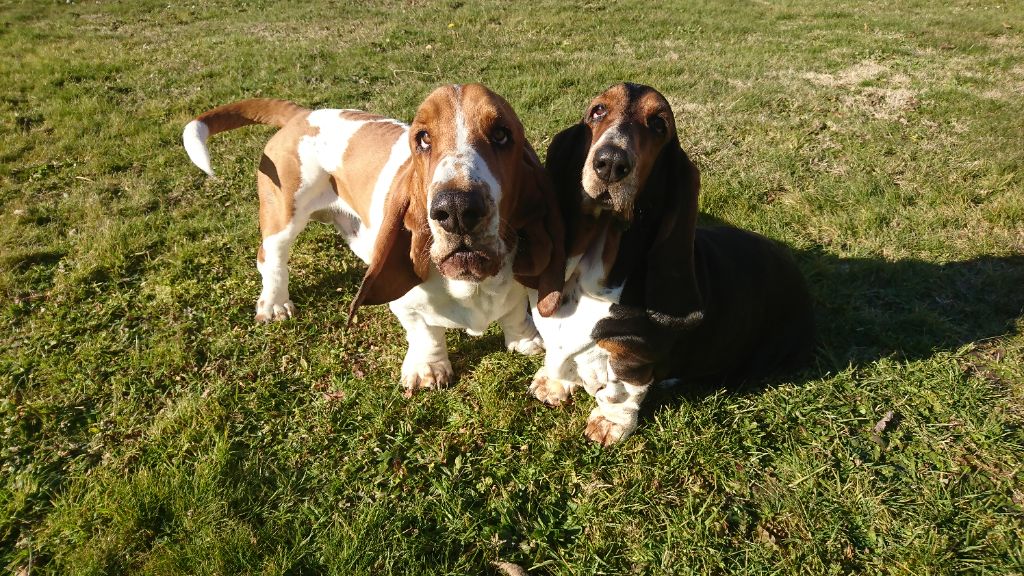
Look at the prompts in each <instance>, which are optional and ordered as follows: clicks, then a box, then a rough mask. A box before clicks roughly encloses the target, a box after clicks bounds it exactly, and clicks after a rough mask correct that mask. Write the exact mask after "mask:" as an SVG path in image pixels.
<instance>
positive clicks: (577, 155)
mask: <svg viewBox="0 0 1024 576" xmlns="http://www.w3.org/2000/svg"><path fill="white" fill-rule="evenodd" d="M589 149H590V129H589V128H588V127H587V126H586V125H584V124H582V123H580V124H575V125H573V126H570V127H568V128H566V129H565V130H562V131H561V132H559V133H558V134H555V137H554V138H552V139H551V145H550V146H548V157H547V159H546V160H545V161H544V166H545V167H547V170H548V174H550V175H551V183H552V184H553V185H554V187H555V195H556V196H557V198H558V206H559V208H561V209H562V216H563V219H564V221H565V222H566V230H565V237H566V239H568V240H570V241H571V240H572V239H573V238H574V237H575V230H574V229H573V228H574V226H575V225H576V223H577V221H578V220H579V218H578V217H579V212H580V201H581V195H580V190H581V189H582V186H583V163H584V162H586V161H587V151H588V150H589Z"/></svg>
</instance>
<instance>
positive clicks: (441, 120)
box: [413, 84, 522, 140]
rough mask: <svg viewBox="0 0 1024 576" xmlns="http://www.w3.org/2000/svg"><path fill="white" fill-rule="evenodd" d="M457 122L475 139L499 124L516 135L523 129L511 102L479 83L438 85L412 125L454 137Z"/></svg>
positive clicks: (432, 135) (424, 102)
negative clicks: (510, 104)
mask: <svg viewBox="0 0 1024 576" xmlns="http://www.w3.org/2000/svg"><path fill="white" fill-rule="evenodd" d="M457 125H461V126H459V127H464V128H465V129H466V130H467V131H468V132H469V134H468V136H469V137H470V138H472V139H475V138H476V137H478V136H481V135H483V134H481V133H485V132H486V131H487V130H488V129H489V128H491V127H493V126H496V125H500V126H503V127H505V128H508V129H509V130H511V131H512V132H513V133H516V134H518V133H521V132H522V125H521V124H520V122H519V118H518V117H517V116H516V114H515V112H513V110H512V107H511V106H509V104H508V102H506V101H505V99H504V98H502V97H501V96H499V95H497V94H495V93H494V92H491V91H490V90H489V89H487V88H486V87H485V86H482V85H480V84H465V85H459V84H450V85H447V86H441V87H440V88H437V89H436V90H434V91H433V92H431V94H430V95H429V96H427V98H426V100H424V101H423V104H421V105H420V107H419V110H417V112H416V117H415V118H414V119H413V127H414V128H425V129H429V130H431V137H432V138H433V139H434V140H437V139H438V138H439V137H444V136H446V135H448V133H449V132H451V136H453V137H454V136H455V129H456V127H457Z"/></svg>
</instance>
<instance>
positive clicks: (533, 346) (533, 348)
mask: <svg viewBox="0 0 1024 576" xmlns="http://www.w3.org/2000/svg"><path fill="white" fill-rule="evenodd" d="M505 346H506V347H507V348H508V351H509V352H519V353H520V354H522V355H524V356H536V355H537V354H543V353H544V340H542V339H541V337H540V334H538V335H536V336H533V337H532V338H520V339H519V340H512V341H509V342H505Z"/></svg>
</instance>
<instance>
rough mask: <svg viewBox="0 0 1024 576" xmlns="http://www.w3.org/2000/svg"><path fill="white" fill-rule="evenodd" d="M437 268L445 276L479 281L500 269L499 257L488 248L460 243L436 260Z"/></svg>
mask: <svg viewBox="0 0 1024 576" xmlns="http://www.w3.org/2000/svg"><path fill="white" fill-rule="evenodd" d="M437 268H438V270H440V271H441V274H444V275H445V277H447V278H451V279H453V280H470V281H473V282H479V281H481V280H483V279H485V278H489V277H491V276H494V275H495V274H497V273H498V271H499V270H501V259H500V258H498V257H497V255H496V254H494V253H493V252H492V251H490V250H481V249H474V248H470V247H469V246H468V245H466V244H465V243H460V244H459V245H458V246H457V247H456V248H455V249H454V250H452V251H451V252H449V253H448V255H447V256H445V257H444V258H442V259H441V260H440V262H438V264H437Z"/></svg>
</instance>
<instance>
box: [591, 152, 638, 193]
mask: <svg viewBox="0 0 1024 576" xmlns="http://www.w3.org/2000/svg"><path fill="white" fill-rule="evenodd" d="M593 166H594V172H596V173H597V177H598V178H600V179H601V180H604V181H605V182H607V183H609V184H611V183H613V182H618V181H619V180H622V179H623V178H625V177H626V176H627V175H628V174H629V173H630V172H632V171H633V158H632V157H631V156H630V155H629V154H628V153H627V152H626V151H625V150H623V149H622V148H619V147H618V146H602V147H601V148H599V149H598V150H597V151H596V152H594V165H593Z"/></svg>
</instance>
